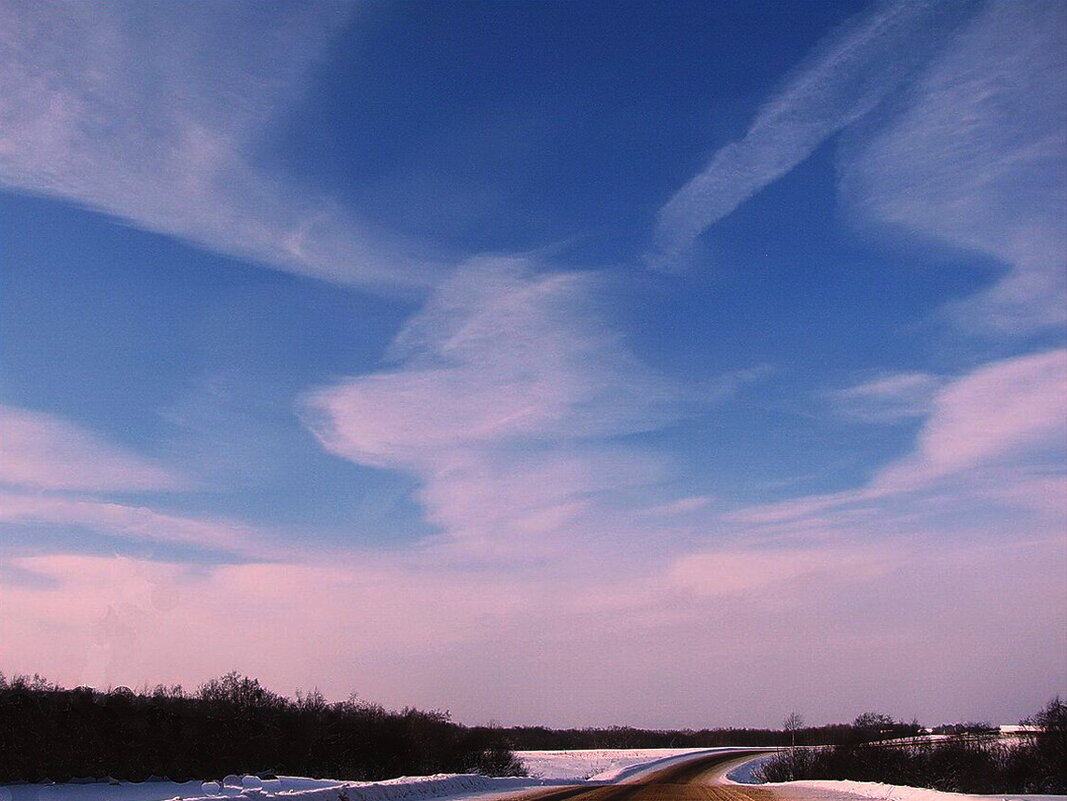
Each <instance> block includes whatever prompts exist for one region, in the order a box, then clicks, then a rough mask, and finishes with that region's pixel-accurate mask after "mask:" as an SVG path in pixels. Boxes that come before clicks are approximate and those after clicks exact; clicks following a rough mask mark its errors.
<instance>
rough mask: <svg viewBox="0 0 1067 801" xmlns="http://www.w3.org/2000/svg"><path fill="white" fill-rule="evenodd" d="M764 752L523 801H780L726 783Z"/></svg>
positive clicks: (699, 761) (712, 757) (721, 756)
mask: <svg viewBox="0 0 1067 801" xmlns="http://www.w3.org/2000/svg"><path fill="white" fill-rule="evenodd" d="M761 753H765V752H764V751H730V752H726V753H718V754H708V755H707V756H701V757H695V758H694V759H687V760H685V761H684V762H679V763H676V764H674V765H671V766H669V767H666V768H660V769H659V770H657V771H654V772H652V773H648V774H645V775H644V776H642V777H641V778H640V779H635V780H633V781H628V782H621V783H619V784H606V785H601V786H599V787H589V786H588V785H587V786H584V787H577V786H576V787H562V788H558V789H553V790H548V791H545V792H539V793H531V794H529V795H523V796H521V797H520V798H521V801H780V799H781V798H782V796H781V795H780V794H776V793H773V792H771V791H770V790H764V789H761V788H759V787H745V786H743V785H737V784H726V783H725V782H723V776H725V774H726V771H727V770H729V769H730V768H732V767H733V765H734V764H736V763H737V762H741V761H743V760H744V759H747V758H749V757H752V756H756V755H758V754H761Z"/></svg>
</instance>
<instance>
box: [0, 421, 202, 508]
mask: <svg viewBox="0 0 1067 801" xmlns="http://www.w3.org/2000/svg"><path fill="white" fill-rule="evenodd" d="M0 447H2V449H3V458H2V459H0V484H11V485H15V486H19V487H27V488H33V489H45V490H89V491H100V492H107V491H123V492H144V491H153V490H171V489H178V488H181V487H182V486H183V484H184V483H185V482H184V480H183V479H182V478H181V477H180V476H178V475H176V474H175V473H174V472H172V471H171V470H169V469H168V468H166V467H164V466H163V465H161V464H158V463H156V462H154V461H152V460H151V459H146V458H144V457H142V456H138V455H136V454H133V453H131V452H129V451H127V450H125V449H124V448H121V447H119V446H117V445H115V444H113V443H110V442H108V441H106V440H105V439H103V438H102V437H100V436H98V435H96V434H94V433H92V432H91V431H86V430H85V429H83V428H81V427H79V426H77V425H75V424H73V423H71V422H70V421H68V420H64V419H62V418H59V417H55V416H53V415H49V414H44V413H43V412H35V411H30V410H28V409H20V408H17V407H13V406H0Z"/></svg>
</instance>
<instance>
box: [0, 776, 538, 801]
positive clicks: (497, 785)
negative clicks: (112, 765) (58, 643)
mask: <svg viewBox="0 0 1067 801" xmlns="http://www.w3.org/2000/svg"><path fill="white" fill-rule="evenodd" d="M547 783H549V782H544V781H542V780H540V779H527V778H504V779H496V778H490V777H488V776H481V775H479V774H441V775H438V776H402V777H400V778H397V779H389V780H388V781H381V782H347V781H338V780H335V779H307V778H301V777H296V776H280V777H278V778H277V779H259V778H257V777H255V776H228V777H227V778H226V780H225V782H223V783H221V784H220V783H219V782H213V781H208V782H199V781H191V782H169V781H148V782H114V783H113V782H107V781H103V782H89V783H84V784H82V783H76V782H68V783H64V784H10V785H5V786H0V801H171V799H181V800H182V801H193V799H198V801H223V799H233V801H267V799H285V801H338V799H339V798H340V799H342V800H343V799H345V798H347V799H348V801H408V799H410V800H411V801H420V800H421V799H446V798H447V799H459V798H469V797H473V796H480V795H483V794H486V793H490V794H492V795H496V794H502V793H507V792H509V791H514V790H520V789H525V788H527V787H531V786H535V785H541V784H547Z"/></svg>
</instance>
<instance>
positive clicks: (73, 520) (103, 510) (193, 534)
mask: <svg viewBox="0 0 1067 801" xmlns="http://www.w3.org/2000/svg"><path fill="white" fill-rule="evenodd" d="M0 521H5V522H10V523H46V524H52V525H61V526H84V527H85V528H89V529H92V530H95V531H101V532H104V533H107V534H113V535H116V536H119V537H124V538H126V539H129V540H132V541H135V542H172V543H186V544H190V545H200V546H206V547H209V548H217V549H221V550H230V551H238V552H244V553H252V552H255V553H257V554H258V555H259V556H261V557H266V556H267V555H268V554H269V553H271V552H276V550H277V549H276V548H272V547H271V546H270V545H269V544H268V543H267V542H265V540H266V539H267V538H266V537H264V536H263V534H262V533H261V532H257V531H256V530H255V529H253V528H252V527H251V526H247V525H244V524H241V523H236V522H233V521H227V520H215V519H210V518H195V517H183V516H179V515H171V514H166V513H164V512H159V511H156V510H155V509H152V508H150V507H147V506H130V505H128V504H121V503H113V502H110V501H103V500H98V499H94V498H71V497H65V496H55V495H47V496H43V495H30V494H25V493H14V492H0Z"/></svg>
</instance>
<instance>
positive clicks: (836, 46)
mask: <svg viewBox="0 0 1067 801" xmlns="http://www.w3.org/2000/svg"><path fill="white" fill-rule="evenodd" d="M965 13H966V9H965V8H964V7H956V6H954V5H953V4H948V3H946V4H939V3H930V2H909V3H886V4H881V5H879V6H877V7H876V8H875V9H874V10H873V11H870V12H867V13H864V14H860V15H857V16H856V17H855V18H853V19H852V20H851V21H849V22H848V23H846V24H845V25H844V26H842V27H841V28H839V29H838V30H836V31H834V32H833V33H831V34H830V35H829V36H827V37H826V38H825V39H823V40H822V41H821V42H820V43H819V45H818V46H817V48H816V50H815V51H814V52H813V53H812V54H811V55H810V56H808V58H807V59H806V60H805V61H804V63H803V64H801V65H800V67H799V68H798V69H796V70H795V71H794V74H793V75H792V76H791V78H790V79H789V80H787V81H786V83H785V85H784V86H783V87H782V89H781V90H780V91H779V92H778V94H777V95H775V96H774V97H773V98H772V99H771V100H769V101H768V102H767V103H765V104H764V105H763V106H762V107H761V108H760V110H759V111H758V112H757V114H756V118H755V120H754V121H753V122H752V125H751V126H750V127H749V130H748V132H747V133H746V134H745V137H744V138H743V139H741V140H740V141H738V142H732V143H730V144H728V145H726V146H725V147H723V148H721V149H720V150H719V151H718V152H716V154H715V155H714V156H713V157H712V159H711V161H710V162H709V163H708V165H707V166H706V167H705V168H704V170H703V171H701V172H700V173H699V174H698V175H696V176H695V177H694V178H693V179H692V180H690V181H689V183H687V184H686V185H685V186H684V187H682V188H681V189H680V190H679V191H678V192H677V193H676V194H675V195H674V196H673V197H672V198H671V199H670V200H669V201H668V202H667V204H666V205H665V206H664V207H663V208H662V209H661V210H660V212H659V219H658V221H657V226H656V248H655V250H654V251H653V253H652V254H650V256H649V260H650V262H651V263H652V265H653V266H660V267H668V268H669V267H673V266H677V265H678V264H680V263H682V262H684V261H685V259H686V258H687V253H688V251H689V250H690V249H691V248H692V247H693V244H694V243H695V241H696V239H697V238H698V237H699V236H700V235H701V233H703V232H704V231H705V230H707V229H708V228H709V227H710V226H712V225H714V224H715V223H716V222H718V221H719V220H721V219H722V218H723V217H725V216H726V215H728V214H730V213H731V212H732V211H734V209H736V208H737V207H738V206H740V205H741V204H742V203H744V202H745V201H746V200H748V199H749V198H750V197H752V196H753V195H755V194H756V193H757V192H759V191H760V190H761V189H763V188H764V187H765V186H767V185H768V184H770V183H771V182H773V181H775V180H777V179H778V178H780V177H782V176H783V175H785V174H786V173H787V172H789V171H790V170H792V169H793V168H794V167H795V166H797V164H799V163H800V162H802V161H803V160H804V159H806V158H807V157H808V156H809V155H811V153H812V152H813V151H814V150H815V148H817V147H818V146H819V145H820V144H821V143H822V142H823V141H825V140H826V139H827V137H829V136H831V135H833V134H835V133H837V132H838V131H840V130H841V129H842V128H844V127H846V126H848V125H850V124H852V123H854V122H855V121H856V120H858V119H860V118H861V117H863V116H864V115H865V114H867V113H869V112H870V111H871V110H872V109H873V108H875V107H876V106H877V105H878V104H879V103H880V102H881V101H882V100H883V99H884V98H885V97H886V96H887V95H888V94H889V93H890V92H892V91H893V90H895V89H897V88H898V87H899V86H900V85H901V83H902V82H903V81H904V80H905V79H907V77H908V76H909V75H910V74H911V73H912V71H914V69H915V68H916V67H917V66H919V65H920V64H922V63H923V61H924V60H925V59H926V58H928V57H929V55H930V53H931V52H932V50H933V48H934V47H935V46H936V44H937V42H938V40H939V38H940V36H941V35H942V34H943V32H944V31H945V30H946V29H950V28H951V26H952V25H954V24H956V23H957V22H958V18H959V17H961V16H963V15H964V14H965Z"/></svg>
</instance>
